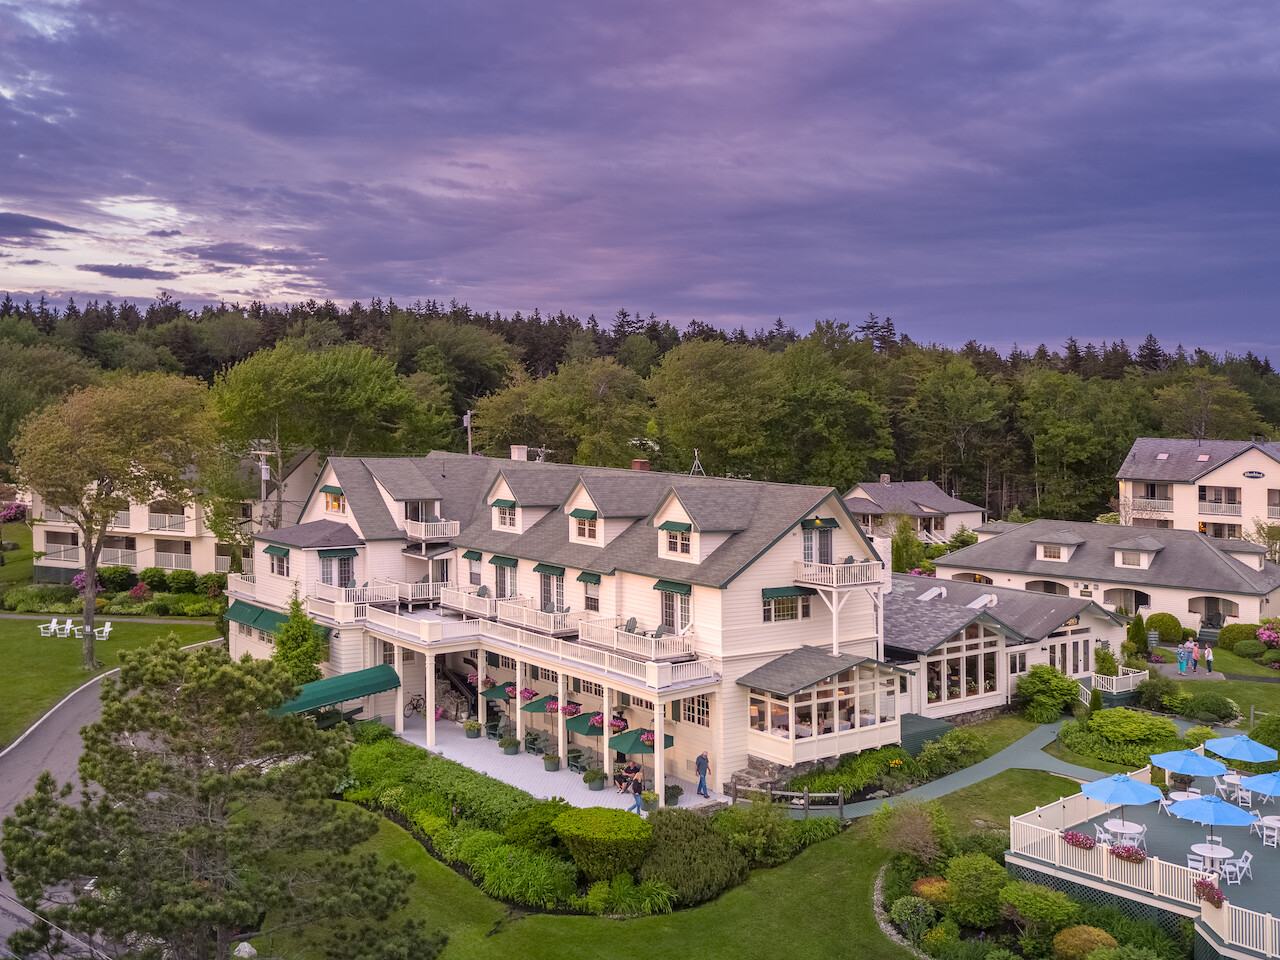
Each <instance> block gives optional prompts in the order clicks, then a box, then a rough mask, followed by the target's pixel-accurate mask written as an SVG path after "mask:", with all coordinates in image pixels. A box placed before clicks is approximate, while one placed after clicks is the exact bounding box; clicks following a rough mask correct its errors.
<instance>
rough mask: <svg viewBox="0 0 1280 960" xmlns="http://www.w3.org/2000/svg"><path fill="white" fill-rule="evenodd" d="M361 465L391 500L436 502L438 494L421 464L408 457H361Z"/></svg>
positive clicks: (415, 459)
mask: <svg viewBox="0 0 1280 960" xmlns="http://www.w3.org/2000/svg"><path fill="white" fill-rule="evenodd" d="M360 462H361V463H363V464H364V465H365V467H366V468H367V469H368V470H369V472H370V473H371V474H373V476H374V477H375V478H376V479H377V481H378V482H379V483H380V484H382V486H383V488H384V489H385V490H386V491H387V493H389V494H390V495H391V499H392V500H438V499H440V492H439V491H438V490H437V489H436V488H435V484H433V483H432V482H431V478H430V477H429V476H428V475H427V473H426V472H425V471H424V470H423V469H422V467H423V466H424V464H423V462H422V461H421V460H419V459H417V458H410V457H376V458H375V457H362V458H361V460H360Z"/></svg>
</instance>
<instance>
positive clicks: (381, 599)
mask: <svg viewBox="0 0 1280 960" xmlns="http://www.w3.org/2000/svg"><path fill="white" fill-rule="evenodd" d="M309 596H312V597H318V598H319V599H321V600H328V601H330V602H332V603H396V602H398V601H399V599H400V591H399V589H398V588H397V586H396V584H395V583H393V582H391V581H390V580H374V581H372V582H370V583H366V584H364V586H360V587H335V586H334V585H333V584H330V583H319V582H316V583H312V584H311V592H310V594H309Z"/></svg>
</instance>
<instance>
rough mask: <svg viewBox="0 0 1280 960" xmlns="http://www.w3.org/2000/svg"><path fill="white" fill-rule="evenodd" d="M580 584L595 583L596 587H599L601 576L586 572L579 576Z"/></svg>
mask: <svg viewBox="0 0 1280 960" xmlns="http://www.w3.org/2000/svg"><path fill="white" fill-rule="evenodd" d="M578 582H579V583H594V584H595V585H596V586H599V585H600V574H598V573H587V572H586V571H585V570H584V571H583V572H582V573H580V574H578Z"/></svg>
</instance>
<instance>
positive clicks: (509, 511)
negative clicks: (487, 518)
mask: <svg viewBox="0 0 1280 960" xmlns="http://www.w3.org/2000/svg"><path fill="white" fill-rule="evenodd" d="M497 510H498V526H500V527H509V528H510V529H512V530H514V529H515V528H516V508H515V507H498V508H497Z"/></svg>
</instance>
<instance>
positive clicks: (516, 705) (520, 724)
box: [511, 660, 524, 743]
mask: <svg viewBox="0 0 1280 960" xmlns="http://www.w3.org/2000/svg"><path fill="white" fill-rule="evenodd" d="M523 689H524V661H523V660H517V661H516V695H515V696H514V697H512V698H511V703H512V704H513V706H512V708H511V709H513V710H514V711H515V713H516V739H517V740H519V741H520V742H521V743H524V711H523V710H521V709H520V707H521V705H522V704H523V703H524V700H523V699H522V698H521V696H520V691H521V690H523Z"/></svg>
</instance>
